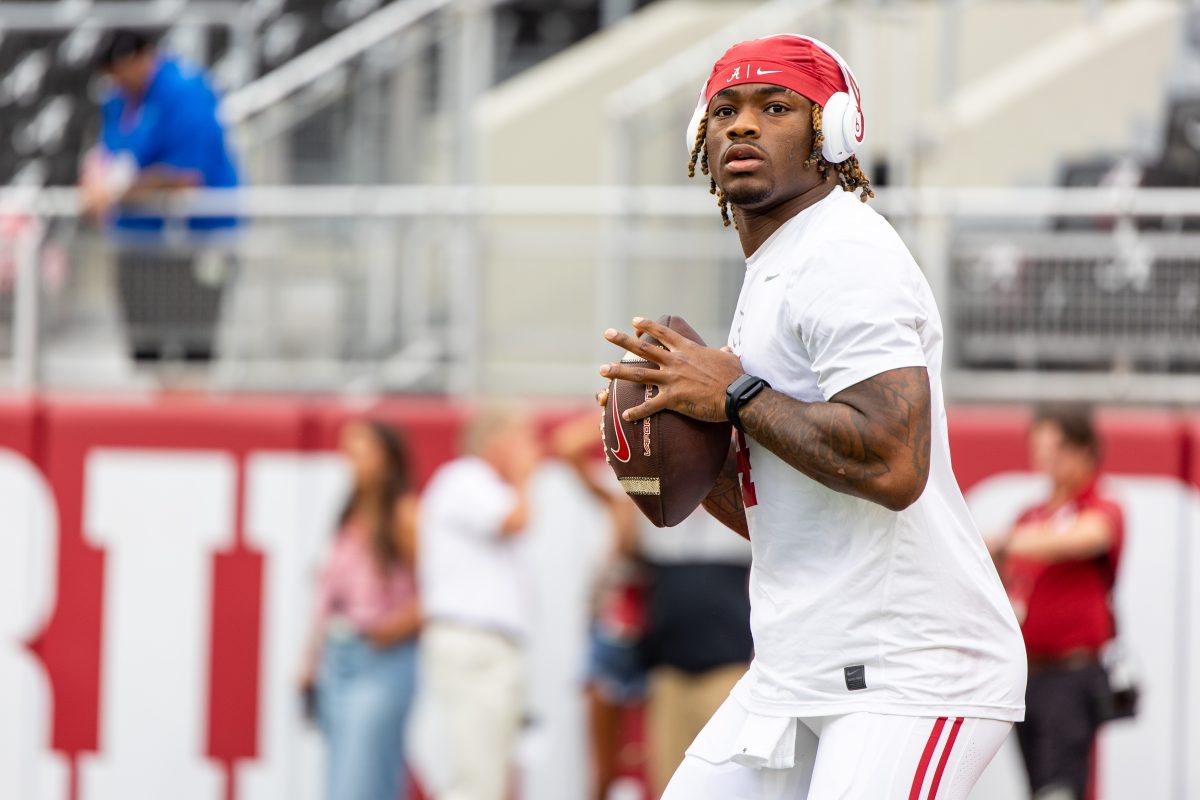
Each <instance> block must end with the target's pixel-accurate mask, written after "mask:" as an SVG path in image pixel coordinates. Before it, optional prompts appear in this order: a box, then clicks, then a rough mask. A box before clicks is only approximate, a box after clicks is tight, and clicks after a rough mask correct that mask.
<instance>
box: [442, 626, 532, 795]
mask: <svg viewBox="0 0 1200 800" xmlns="http://www.w3.org/2000/svg"><path fill="white" fill-rule="evenodd" d="M421 651H422V663H421V679H422V680H423V681H425V682H426V685H427V686H428V687H429V690H430V693H431V695H432V699H433V702H434V703H436V707H437V713H438V714H439V715H441V716H442V718H443V719H444V720H445V729H446V732H447V734H448V736H449V744H450V746H451V747H452V749H453V753H452V759H453V765H452V766H453V772H452V773H451V774H452V775H453V776H454V777H453V779H452V780H451V781H450V784H449V785H448V786H447V788H446V790H445V791H444V792H443V793H442V794H440V795H439V796H438V800H504V798H505V797H507V795H508V776H509V767H510V764H511V762H512V756H513V751H514V749H515V748H516V744H517V736H518V733H519V732H520V727H521V712H522V709H523V708H524V685H523V680H522V673H523V664H522V656H521V651H520V649H519V648H518V647H517V646H516V645H515V644H514V643H512V642H511V641H509V640H507V639H505V638H504V637H502V636H500V635H498V634H495V633H492V632H490V631H486V630H480V629H474V628H469V627H465V626H459V625H452V624H449V623H439V622H432V623H430V624H429V625H427V626H426V627H425V630H424V632H423V633H422V634H421Z"/></svg>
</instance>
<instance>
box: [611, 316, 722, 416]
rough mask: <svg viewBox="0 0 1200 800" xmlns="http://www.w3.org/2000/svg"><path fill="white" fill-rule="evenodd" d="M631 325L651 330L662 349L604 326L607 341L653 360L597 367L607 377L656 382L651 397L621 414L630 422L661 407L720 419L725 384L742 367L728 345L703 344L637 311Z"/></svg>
mask: <svg viewBox="0 0 1200 800" xmlns="http://www.w3.org/2000/svg"><path fill="white" fill-rule="evenodd" d="M633 327H634V330H636V331H638V332H639V333H641V332H644V333H648V334H650V335H651V336H653V337H654V338H655V339H657V340H658V341H660V342H662V344H663V345H664V347H665V348H666V349H663V348H662V347H658V346H657V345H653V344H650V343H649V342H646V341H644V340H642V339H638V338H637V337H636V336H634V335H631V334H628V333H624V332H622V331H617V330H613V329H611V328H610V329H609V330H607V331H605V332H604V338H605V339H608V341H610V342H612V343H613V344H615V345H618V346H620V347H623V348H625V349H626V350H628V351H629V352H630V353H633V354H634V355H635V356H638V357H639V358H643V359H645V360H647V361H650V362H652V363H654V364H657V365H658V369H653V368H651V367H645V366H639V365H636V364H624V363H615V364H605V365H604V366H603V367H601V368H600V374H601V375H603V376H604V377H606V378H609V379H614V378H618V379H621V380H626V381H633V382H634V383H648V384H650V385H652V386H656V387H658V393H657V394H655V395H654V397H652V398H650V399H649V400H647V401H646V402H645V403H642V404H641V405H640V406H635V407H633V408H631V409H629V410H627V411H625V412H623V413H622V414H621V416H622V418H624V419H625V420H626V421H628V422H633V421H635V420H639V419H642V418H643V417H648V416H650V415H651V414H653V413H655V412H657V411H662V410H663V409H664V408H666V409H670V410H671V411H678V412H679V413H681V414H686V415H687V416H689V417H694V418H695V419H699V420H703V421H705V422H724V421H725V419H726V417H725V389H726V388H727V387H728V386H729V384H731V383H733V382H734V381H735V380H736V379H737V378H738V376H740V375H741V374H742V373H743V372H744V371H745V370H743V369H742V361H741V359H739V358H738V357H737V356H736V355H734V354H733V353H731V352H729V350H728V348H725V349H721V350H717V349H715V348H712V347H703V346H701V345H698V344H696V343H695V342H693V341H691V340H690V339H687V338H686V337H684V336H682V335H680V334H678V333H676V332H675V331H673V330H671V329H670V328H668V327H666V326H665V325H659V324H658V323H657V322H654V321H653V320H648V319H643V318H642V317H636V318H634V320H633Z"/></svg>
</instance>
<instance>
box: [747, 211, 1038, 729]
mask: <svg viewBox="0 0 1200 800" xmlns="http://www.w3.org/2000/svg"><path fill="white" fill-rule="evenodd" d="M729 345H730V346H731V347H732V348H733V350H734V352H735V353H737V354H738V355H739V356H740V357H741V359H742V365H743V366H744V368H745V370H746V371H747V372H748V373H750V374H751V375H757V376H759V377H762V378H764V379H765V380H766V381H767V382H769V383H770V384H771V386H772V387H773V388H775V389H776V390H778V391H780V392H783V393H784V394H787V395H789V396H791V397H794V398H796V399H798V400H803V401H806V402H821V401H827V400H829V399H830V398H832V397H833V396H834V395H836V394H837V393H838V392H840V391H842V390H843V389H846V388H847V387H849V386H852V385H854V384H856V383H859V382H860V381H863V380H866V379H867V378H871V377H873V376H875V375H878V374H879V373H881V372H886V371H888V370H892V369H897V368H900V367H925V368H926V369H927V370H928V373H929V383H930V391H931V401H932V402H931V414H932V422H933V428H932V436H931V438H932V454H931V458H930V467H929V481H928V484H927V485H926V488H925V492H924V493H923V494H922V495H921V497H920V499H918V500H917V501H916V502H915V503H913V504H912V505H911V506H910V507H908V508H907V509H905V510H903V511H899V512H894V511H889V510H888V509H886V508H884V507H883V506H881V505H878V504H876V503H872V502H869V501H867V500H862V499H859V498H856V497H851V496H850V495H848V494H842V493H840V492H835V491H833V490H832V489H828V488H826V487H824V486H822V485H821V484H819V483H817V482H816V481H814V480H812V479H810V478H808V477H806V476H805V475H804V474H803V473H801V472H799V471H798V470H796V469H794V468H793V467H791V466H789V465H788V464H787V463H785V462H784V461H783V460H781V459H780V458H778V457H777V456H775V455H774V454H772V453H771V452H770V451H768V450H767V449H766V448H765V447H763V446H761V445H759V444H756V443H755V442H754V440H753V439H750V438H748V437H740V438H741V441H744V442H745V443H746V444H747V445H748V446H747V448H746V451H747V455H748V463H749V469H748V471H747V470H745V469H743V471H742V476H741V477H742V483H743V498H744V499H745V500H746V501H747V502H746V505H747V508H746V516H747V519H748V522H749V525H750V534H751V546H752V550H753V565H752V567H751V573H750V599H751V605H752V609H753V610H752V612H751V617H750V624H751V629H752V630H753V633H754V646H755V658H754V662H753V664H752V666H751V668H750V671H749V672H748V673H747V674H746V676H745V678H743V679H742V681H741V683H740V684H739V685H738V687H737V688H736V689H735V690H734V693H733V696H734V697H735V698H736V699H737V700H738V701H739V702H740V703H742V704H743V705H744V706H746V708H747V709H748V710H750V711H751V712H754V713H758V714H765V715H781V716H795V717H809V716H822V715H830V714H846V713H851V712H855V711H868V712H875V713H888V714H907V715H915V716H925V715H937V716H942V715H949V716H971V717H984V718H991V719H1000V720H1019V719H1021V718H1022V717H1023V716H1024V696H1025V673H1026V662H1025V648H1024V644H1023V642H1022V639H1021V633H1020V630H1019V628H1018V627H1017V622H1016V619H1015V617H1014V616H1013V612H1012V609H1011V607H1010V606H1009V603H1008V600H1007V599H1006V597H1005V593H1004V589H1003V588H1002V586H1001V583H1000V579H999V577H998V576H997V574H996V570H995V568H994V567H993V565H992V561H991V559H990V558H989V556H988V553H987V549H986V547H985V546H984V544H983V540H982V538H981V537H980V535H979V532H978V531H977V529H976V528H975V524H974V522H973V520H972V519H971V516H970V513H969V512H968V510H967V506H966V503H965V501H964V500H963V497H962V494H961V493H960V492H959V489H958V484H957V482H956V481H955V479H954V473H953V471H952V469H951V465H950V448H949V442H948V439H947V432H946V411H945V406H944V402H943V399H942V383H941V369H942V323H941V319H940V317H939V316H938V311H937V307H936V305H935V304H934V298H933V293H932V292H931V291H930V289H929V285H928V283H927V282H926V281H925V278H924V276H923V275H922V274H921V271H920V269H919V268H918V267H917V264H916V262H915V261H914V260H913V258H912V256H911V255H910V254H909V252H908V250H907V249H906V248H905V246H904V243H903V242H902V241H901V240H900V237H899V236H898V235H897V234H896V232H895V231H894V230H893V229H892V227H891V225H889V224H888V223H887V221H886V220H884V219H883V217H881V216H879V215H878V214H876V213H875V211H873V210H872V209H871V208H870V207H868V206H866V205H864V204H863V203H861V202H860V201H859V200H858V198H857V197H856V196H854V195H852V194H850V193H849V192H844V191H842V190H841V189H834V190H833V191H832V192H831V193H830V194H829V196H828V197H827V198H825V199H823V200H821V201H820V202H818V203H816V204H815V205H813V206H810V207H809V208H808V209H805V210H804V211H802V212H801V213H800V214H798V215H796V216H795V217H793V218H792V219H790V220H788V222H786V223H785V224H784V225H782V226H781V227H780V228H779V229H778V230H777V231H775V233H774V234H772V235H771V237H770V238H769V239H767V241H766V242H764V243H763V244H762V245H761V246H760V247H759V248H758V250H757V251H756V252H755V253H754V254H753V255H752V256H751V257H750V258H749V259H747V261H746V278H745V282H744V284H743V286H742V292H741V296H740V297H739V299H738V306H737V311H736V312H735V316H734V320H733V325H732V327H731V330H730V336H729ZM751 495H752V496H751Z"/></svg>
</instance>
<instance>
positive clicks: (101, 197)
mask: <svg viewBox="0 0 1200 800" xmlns="http://www.w3.org/2000/svg"><path fill="white" fill-rule="evenodd" d="M95 63H96V67H97V69H98V70H99V71H101V72H102V73H103V74H104V76H105V77H106V78H107V81H108V84H109V88H108V91H107V92H106V95H105V97H104V99H103V101H102V105H101V129H100V141H99V143H98V145H97V148H96V150H95V151H93V152H92V153H91V154H90V155H89V156H88V159H87V161H86V162H85V165H84V169H83V178H82V181H81V189H82V205H83V210H84V211H85V213H87V214H88V215H89V216H91V217H92V218H94V219H97V220H102V221H104V222H105V223H106V224H107V227H108V229H109V231H110V233H111V234H112V236H113V239H114V242H115V244H116V249H117V275H118V283H119V287H120V295H121V299H122V305H123V307H124V310H125V318H126V323H127V327H128V331H129V336H130V343H131V348H132V351H133V355H134V356H135V357H136V358H138V359H139V360H146V359H159V358H184V359H188V360H192V359H199V360H206V359H208V358H211V356H212V354H213V349H214V347H213V339H214V333H213V331H214V327H215V324H216V318H217V314H218V311H219V307H220V300H221V295H222V289H223V288H224V285H225V283H227V281H228V277H229V275H230V273H231V272H232V267H233V263H232V256H231V254H230V249H229V248H230V246H231V242H232V235H233V234H234V233H235V232H236V230H237V228H238V227H239V222H240V221H239V219H238V217H237V215H236V214H235V213H233V211H232V208H231V213H230V214H229V215H226V216H203V215H197V216H191V217H184V218H176V217H172V216H170V215H164V213H163V210H162V203H163V201H164V200H166V199H167V198H169V197H171V196H173V195H176V194H177V193H178V192H180V191H182V190H187V189H200V188H203V189H233V188H236V187H237V186H238V184H239V183H240V180H239V175H238V168H237V164H236V161H235V159H234V157H233V154H232V153H231V151H230V148H229V146H228V143H227V141H226V134H225V130H224V128H223V126H222V124H221V121H220V118H219V115H218V97H217V94H216V92H215V91H214V89H213V88H212V86H211V84H210V83H209V80H208V78H207V76H206V75H205V74H204V72H203V71H202V70H201V69H199V68H198V67H195V66H193V65H191V64H188V63H187V62H185V61H182V60H180V59H177V58H175V57H173V56H170V55H168V54H166V53H163V52H161V51H160V50H159V49H158V47H157V46H156V45H155V43H154V42H153V41H152V40H151V39H150V38H149V37H148V36H146V35H145V34H143V33H141V32H139V31H134V30H115V31H112V32H110V33H109V34H108V36H107V37H106V38H105V39H104V40H103V42H102V43H101V45H100V47H99V48H98V50H97V52H96V60H95ZM230 202H231V203H232V200H230Z"/></svg>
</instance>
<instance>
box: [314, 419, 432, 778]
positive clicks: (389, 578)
mask: <svg viewBox="0 0 1200 800" xmlns="http://www.w3.org/2000/svg"><path fill="white" fill-rule="evenodd" d="M340 449H341V452H342V454H343V455H344V456H345V458H346V460H347V461H348V462H349V465H350V468H351V472H352V474H353V486H352V488H351V491H350V495H349V497H348V498H347V500H346V505H345V507H344V509H343V510H342V514H341V518H340V520H339V526H338V532H337V536H336V539H335V541H334V545H333V552H332V554H331V555H330V558H329V561H328V563H327V564H326V565H325V568H324V570H323V571H322V573H321V578H320V585H319V595H318V606H317V621H316V628H315V631H314V636H313V646H312V647H311V648H310V653H309V658H308V661H307V664H306V668H305V670H304V674H303V677H302V684H303V686H304V688H305V689H306V690H308V692H309V694H310V695H312V696H314V697H315V701H316V702H315V705H316V709H315V710H316V713H317V717H318V720H319V722H320V725H321V729H322V731H323V732H324V733H325V736H326V740H327V742H328V746H329V758H328V762H327V766H328V776H327V786H328V790H327V797H328V800H397V798H401V800H402V799H403V798H404V796H405V795H404V792H405V788H406V786H405V772H404V733H405V725H406V723H407V720H408V712H409V709H410V708H411V706H412V699H413V694H414V690H415V686H416V671H417V666H416V665H417V659H416V635H417V632H418V630H419V629H420V625H421V614H420V609H419V607H418V604H417V595H416V587H415V584H414V579H413V570H414V566H415V556H416V517H417V508H416V506H417V500H416V492H415V487H414V486H413V482H412V478H411V472H410V465H409V458H408V447H407V445H406V443H405V441H404V439H403V438H402V437H401V436H400V435H399V434H398V433H397V432H396V431H394V430H393V429H392V428H389V427H388V426H386V425H384V424H382V423H379V422H375V421H354V422H350V423H348V424H347V425H346V426H345V427H344V428H343V429H342V432H341V441H340ZM313 690H315V691H313Z"/></svg>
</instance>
